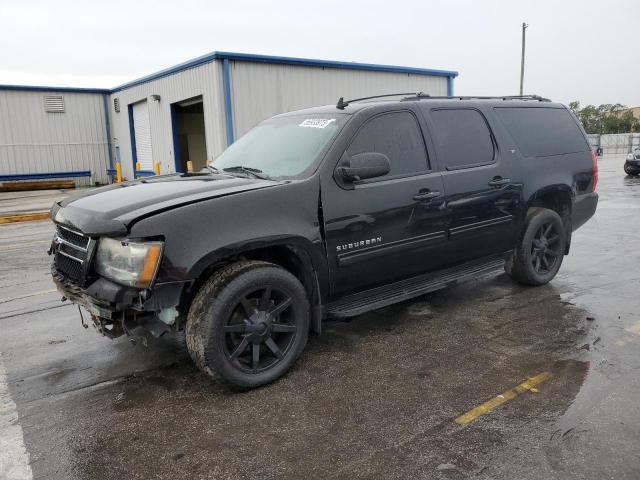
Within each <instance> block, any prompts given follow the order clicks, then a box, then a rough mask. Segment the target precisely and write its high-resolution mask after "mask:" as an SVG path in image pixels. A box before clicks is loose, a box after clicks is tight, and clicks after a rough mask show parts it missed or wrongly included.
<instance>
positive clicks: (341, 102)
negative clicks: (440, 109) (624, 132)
mask: <svg viewBox="0 0 640 480" xmlns="http://www.w3.org/2000/svg"><path fill="white" fill-rule="evenodd" d="M404 95H409V96H405V98H403V99H402V100H401V101H409V100H533V101H537V102H550V101H551V100H550V99H548V98H545V97H541V96H540V95H503V96H479V95H470V96H460V95H456V96H448V95H438V96H436V95H429V94H428V93H424V92H417V93H414V92H410V93H387V94H385V95H373V96H371V97H362V98H354V99H352V100H345V99H344V97H340V98H339V99H338V103H337V104H336V108H337V109H339V110H344V109H345V107H346V106H347V105H349V104H350V103H352V102H359V101H361V100H373V99H375V98H385V97H400V96H404Z"/></svg>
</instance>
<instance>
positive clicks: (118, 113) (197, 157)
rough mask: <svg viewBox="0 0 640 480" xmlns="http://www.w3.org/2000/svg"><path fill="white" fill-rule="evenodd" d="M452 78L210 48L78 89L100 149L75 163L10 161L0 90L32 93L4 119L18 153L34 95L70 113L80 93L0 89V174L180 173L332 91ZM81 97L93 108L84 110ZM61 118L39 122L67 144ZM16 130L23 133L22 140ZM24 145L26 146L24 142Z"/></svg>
mask: <svg viewBox="0 0 640 480" xmlns="http://www.w3.org/2000/svg"><path fill="white" fill-rule="evenodd" d="M457 75H458V73H457V72H454V71H445V70H432V69H423V68H411V67H398V66H390V65H373V64H362V63H351V62H335V61H323V60H311V59H302V58H290V57H274V56H264V55H250V54H242V53H228V52H214V53H211V54H208V55H205V56H202V57H199V58H196V59H193V60H190V61H188V62H185V63H182V64H180V65H176V66H175V67H171V68H168V69H165V70H162V71H160V72H157V73H155V74H152V75H148V76H146V77H143V78H140V79H137V80H134V81H132V82H129V83H126V84H124V85H120V86H118V87H115V88H114V89H112V90H108V91H104V90H88V91H86V92H84V93H83V94H84V95H85V97H86V102H87V105H86V106H85V107H84V110H85V111H84V113H83V114H82V115H78V116H75V111H74V115H73V121H74V122H81V123H84V125H83V127H82V128H87V125H88V124H92V125H93V124H95V125H101V126H102V128H97V127H96V128H94V131H95V133H96V136H95V137H92V139H93V141H94V142H95V144H102V145H103V149H102V151H101V153H100V154H96V155H97V156H96V157H95V159H89V158H87V159H86V160H85V163H83V164H82V165H81V164H76V163H69V162H70V160H67V163H63V162H61V161H60V160H56V161H53V160H50V159H47V158H43V157H41V156H39V157H37V158H36V157H33V158H34V159H35V160H33V164H32V163H29V168H28V169H27V168H26V164H24V163H23V162H25V161H26V158H27V157H28V154H26V155H25V156H22V157H19V158H17V157H12V155H13V154H4V156H3V153H2V150H3V149H5V148H6V147H4V146H3V144H4V143H5V142H6V141H7V139H9V142H11V141H13V140H11V139H12V138H13V137H12V136H11V131H9V135H8V136H7V134H6V132H5V131H4V129H3V127H2V124H4V123H5V121H8V120H7V119H6V118H7V117H5V116H4V115H5V114H4V113H3V112H2V110H3V107H2V105H3V100H2V99H3V98H5V97H3V95H10V94H14V95H25V96H30V95H31V96H32V95H35V94H37V98H32V99H31V100H29V103H28V106H27V105H26V102H27V101H26V97H25V100H18V102H21V101H24V102H25V106H27V108H26V109H22V110H21V109H20V107H18V108H17V109H16V110H15V111H14V112H13V115H15V116H16V117H15V119H14V118H13V117H11V118H12V123H13V124H14V127H13V128H14V129H19V130H20V131H23V136H24V138H23V140H22V141H23V142H24V144H25V145H24V149H25V152H27V151H28V150H29V149H30V148H31V149H35V148H36V147H37V145H36V144H37V141H36V139H37V137H38V133H37V132H35V131H33V132H32V130H33V129H34V128H35V129H38V128H40V127H39V124H32V123H31V120H30V119H31V116H32V110H34V109H37V108H40V110H42V108H43V105H44V104H43V102H45V101H46V100H44V98H43V97H44V96H46V95H48V94H49V93H61V94H64V102H66V105H65V112H66V114H71V113H72V111H71V109H70V108H69V107H70V105H71V103H70V102H71V101H72V99H73V101H74V102H75V98H76V97H80V96H81V95H82V94H81V93H80V92H78V91H77V90H76V89H66V90H64V91H62V89H58V90H60V91H56V90H55V89H49V90H46V89H42V88H41V89H35V90H34V89H33V88H31V87H29V88H27V87H3V86H0V115H3V116H0V167H1V168H0V180H2V179H3V175H5V172H12V173H13V172H14V173H16V174H24V173H27V172H32V171H33V172H40V171H44V172H46V171H47V169H48V170H49V171H51V172H54V173H55V172H57V171H58V170H60V169H62V168H75V169H78V170H77V171H82V170H91V172H92V176H93V178H94V179H95V180H97V181H100V182H101V183H102V182H103V180H104V175H105V174H106V172H107V170H108V169H112V168H113V164H114V162H116V161H120V162H121V165H122V172H123V176H124V177H125V178H127V179H131V178H133V177H134V175H150V174H153V168H154V164H155V163H156V162H159V164H160V171H161V173H169V172H175V171H185V170H186V162H187V160H190V161H192V162H193V164H194V168H195V169H199V168H201V167H202V166H203V165H204V164H205V162H207V161H210V160H212V159H214V158H215V157H216V156H217V155H218V154H219V153H221V152H222V151H223V150H224V149H225V148H226V146H227V145H229V144H230V143H232V142H233V141H234V139H235V138H238V137H239V136H241V135H242V134H244V133H245V132H246V131H248V130H249V129H250V128H252V127H253V126H254V125H256V124H257V123H259V122H260V121H262V120H264V119H266V118H268V117H270V116H272V115H275V114H278V113H282V112H286V111H291V110H297V109H301V108H306V107H310V106H314V105H321V104H331V103H335V102H336V101H337V99H338V98H339V97H341V96H342V97H345V98H354V97H363V96H368V95H378V94H384V93H391V92H425V93H429V94H432V95H452V94H453V79H454V78H455V77H456V76H457ZM38 102H39V103H38ZM91 102H93V103H92V105H93V104H94V103H95V105H97V106H98V107H96V106H95V105H93V106H89V105H88V104H89V103H91ZM105 105H106V107H105ZM48 115H53V114H51V113H49V114H48ZM61 115H62V114H59V115H58V116H57V117H56V116H51V117H47V120H46V121H45V123H47V124H48V125H51V128H52V129H54V130H55V129H57V130H55V131H57V132H58V135H59V136H58V137H57V139H53V140H51V142H54V141H58V142H59V143H61V144H64V145H67V144H68V145H69V146H68V147H67V148H71V144H72V143H74V142H76V140H75V139H74V142H69V143H67V139H69V140H71V139H72V137H71V136H70V133H71V132H67V130H68V129H74V128H75V127H73V126H71V125H67V123H69V122H66V123H65V124H64V125H63V124H62V123H60V124H56V121H57V120H59V119H60V118H62V116H61ZM69 116H70V117H71V115H69ZM89 117H90V119H89ZM83 119H84V120H83ZM70 120H71V119H70ZM26 132H32V133H31V136H32V139H31V140H29V138H27V137H29V134H28V133H26ZM52 138H53V137H52ZM83 139H84V137H83ZM83 139H79V140H77V142H78V143H81V142H82V141H84V140H83ZM30 141H31V142H32V143H33V145H31V147H29V146H28V145H27V144H28V143H29V142H30ZM83 145H84V144H83ZM10 157H11V158H10ZM105 159H106V161H105ZM29 161H30V162H31V160H29ZM136 163H137V164H139V166H140V170H139V171H138V172H137V173H136V172H134V169H135V165H136ZM107 164H108V166H107ZM23 167H24V168H23ZM21 169H22V170H21ZM99 169H101V171H100V172H98V170H99ZM5 176H6V175H5Z"/></svg>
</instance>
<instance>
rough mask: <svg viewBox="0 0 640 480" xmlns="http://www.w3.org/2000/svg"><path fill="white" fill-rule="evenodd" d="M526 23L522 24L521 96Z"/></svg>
mask: <svg viewBox="0 0 640 480" xmlns="http://www.w3.org/2000/svg"><path fill="white" fill-rule="evenodd" d="M528 26H529V25H527V24H526V23H524V22H522V58H521V60H520V95H522V87H523V85H524V42H525V37H526V30H527V27H528Z"/></svg>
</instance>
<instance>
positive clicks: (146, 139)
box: [133, 101, 153, 171]
mask: <svg viewBox="0 0 640 480" xmlns="http://www.w3.org/2000/svg"><path fill="white" fill-rule="evenodd" d="M133 132H134V134H135V140H136V161H138V162H140V169H141V170H152V171H153V154H152V151H151V127H150V125H149V107H148V105H147V102H146V101H144V102H140V103H136V104H134V105H133Z"/></svg>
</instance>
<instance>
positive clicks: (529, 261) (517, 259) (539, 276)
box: [505, 207, 569, 286]
mask: <svg viewBox="0 0 640 480" xmlns="http://www.w3.org/2000/svg"><path fill="white" fill-rule="evenodd" d="M568 240H569V238H568V235H567V230H566V227H565V223H564V222H563V220H562V218H561V217H560V215H559V214H558V212H556V211H554V210H551V209H549V208H544V207H532V208H530V209H529V212H528V213H527V217H526V221H525V225H524V229H523V232H522V234H521V236H520V238H519V239H518V241H517V243H516V245H515V248H514V249H513V252H512V253H511V254H510V255H509V257H508V259H507V262H506V264H505V270H506V272H507V273H508V274H509V275H510V276H511V278H513V279H514V280H516V281H517V282H519V283H522V284H524V285H532V286H538V285H544V284H546V283H549V282H550V281H551V280H553V278H554V277H555V276H556V274H557V273H558V270H559V269H560V266H561V265H562V260H563V259H564V255H565V253H566V250H567V248H566V246H567V242H568Z"/></svg>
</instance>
